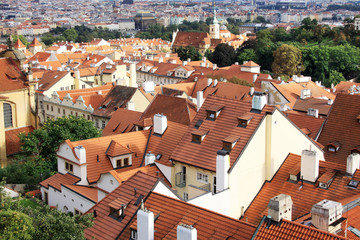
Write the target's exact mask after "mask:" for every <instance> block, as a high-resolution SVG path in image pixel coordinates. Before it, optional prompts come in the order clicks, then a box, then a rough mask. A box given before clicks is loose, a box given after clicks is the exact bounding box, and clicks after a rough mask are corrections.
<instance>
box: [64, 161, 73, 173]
mask: <svg viewBox="0 0 360 240" xmlns="http://www.w3.org/2000/svg"><path fill="white" fill-rule="evenodd" d="M65 170H66V171H68V172H71V173H72V172H73V171H74V165H72V164H71V163H68V162H65Z"/></svg>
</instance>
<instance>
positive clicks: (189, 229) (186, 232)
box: [176, 224, 197, 240]
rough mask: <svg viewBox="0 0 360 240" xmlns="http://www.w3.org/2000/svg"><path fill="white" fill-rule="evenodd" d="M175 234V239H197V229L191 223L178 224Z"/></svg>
mask: <svg viewBox="0 0 360 240" xmlns="http://www.w3.org/2000/svg"><path fill="white" fill-rule="evenodd" d="M176 235H177V240H197V230H196V228H194V227H193V226H191V225H186V224H180V225H178V226H177V229H176Z"/></svg>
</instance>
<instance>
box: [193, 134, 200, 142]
mask: <svg viewBox="0 0 360 240" xmlns="http://www.w3.org/2000/svg"><path fill="white" fill-rule="evenodd" d="M192 141H193V142H194V143H201V136H199V135H195V134H193V135H192Z"/></svg>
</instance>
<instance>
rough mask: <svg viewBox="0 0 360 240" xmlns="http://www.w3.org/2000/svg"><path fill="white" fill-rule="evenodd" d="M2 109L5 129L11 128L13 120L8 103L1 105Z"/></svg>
mask: <svg viewBox="0 0 360 240" xmlns="http://www.w3.org/2000/svg"><path fill="white" fill-rule="evenodd" d="M3 107H4V109H3V111H4V124H5V128H8V127H12V126H13V119H12V108H11V105H10V104H9V103H4V105H3Z"/></svg>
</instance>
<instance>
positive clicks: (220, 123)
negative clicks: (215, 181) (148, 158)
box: [170, 96, 275, 171]
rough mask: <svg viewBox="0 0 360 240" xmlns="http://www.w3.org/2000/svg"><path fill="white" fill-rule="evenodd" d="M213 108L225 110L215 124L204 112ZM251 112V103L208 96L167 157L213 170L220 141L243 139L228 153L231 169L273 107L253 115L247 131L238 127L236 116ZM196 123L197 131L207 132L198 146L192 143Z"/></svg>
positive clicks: (265, 108)
mask: <svg viewBox="0 0 360 240" xmlns="http://www.w3.org/2000/svg"><path fill="white" fill-rule="evenodd" d="M213 105H222V106H224V108H223V109H222V110H221V112H220V114H219V116H218V117H217V118H216V120H215V121H213V120H207V119H206V117H207V112H206V109H208V108H209V107H211V106H213ZM251 109H252V103H251V102H244V101H239V100H234V99H229V98H225V97H218V96H208V97H207V98H206V100H205V102H204V104H203V105H202V107H201V109H200V110H199V112H198V113H197V114H196V116H195V118H194V119H193V121H192V122H191V124H190V125H189V127H188V129H187V131H186V133H185V134H184V136H183V138H182V139H181V141H180V143H179V144H178V145H177V147H176V148H175V150H174V152H173V154H172V155H171V157H170V158H171V159H173V160H175V161H179V162H183V163H186V164H190V165H193V166H197V167H201V168H204V169H208V170H210V171H215V170H216V156H217V151H218V150H221V149H222V148H223V142H222V140H223V139H225V138H226V137H228V136H230V135H236V136H242V137H241V139H240V140H239V141H238V142H237V143H236V144H235V146H234V148H233V149H232V150H231V152H230V166H232V165H233V164H234V162H235V160H236V159H237V157H238V156H239V154H240V153H241V152H242V150H243V149H244V147H245V145H246V144H247V142H248V141H249V139H250V137H251V136H252V135H253V134H254V132H255V130H256V128H257V127H258V125H259V124H260V122H261V121H262V119H263V118H264V117H265V115H266V114H267V113H268V112H270V113H272V112H273V111H274V109H275V108H274V107H273V106H268V105H266V106H265V107H264V109H263V110H262V111H261V113H260V114H254V115H253V118H252V120H251V121H250V123H249V125H248V126H247V127H246V128H242V127H238V117H240V116H242V115H244V114H245V113H249V112H250V111H251ZM199 120H203V123H202V124H201V126H200V127H199V128H198V129H199V130H206V131H208V134H207V135H206V137H205V138H204V140H203V141H202V142H201V144H197V143H193V142H192V132H193V131H194V130H196V128H195V124H196V123H197V122H198V121H199Z"/></svg>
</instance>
